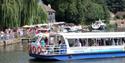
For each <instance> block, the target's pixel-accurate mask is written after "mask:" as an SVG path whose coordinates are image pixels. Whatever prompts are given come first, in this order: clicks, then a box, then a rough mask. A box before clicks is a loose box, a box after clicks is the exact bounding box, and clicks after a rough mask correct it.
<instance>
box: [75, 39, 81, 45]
mask: <svg viewBox="0 0 125 63" xmlns="http://www.w3.org/2000/svg"><path fill="white" fill-rule="evenodd" d="M74 46H75V47H81V43H80V41H79V40H78V39H76V40H75V44H74Z"/></svg>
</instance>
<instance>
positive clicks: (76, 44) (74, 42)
mask: <svg viewBox="0 0 125 63" xmlns="http://www.w3.org/2000/svg"><path fill="white" fill-rule="evenodd" d="M68 43H69V46H70V47H81V43H80V41H79V39H68Z"/></svg>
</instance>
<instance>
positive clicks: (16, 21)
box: [0, 0, 47, 29]
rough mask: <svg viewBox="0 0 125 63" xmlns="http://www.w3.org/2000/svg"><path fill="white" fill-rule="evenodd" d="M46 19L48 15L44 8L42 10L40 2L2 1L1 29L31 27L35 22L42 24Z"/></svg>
mask: <svg viewBox="0 0 125 63" xmlns="http://www.w3.org/2000/svg"><path fill="white" fill-rule="evenodd" d="M39 14H40V15H39ZM36 18H39V19H36ZM46 19H47V17H46V13H45V12H44V11H43V8H42V7H41V9H40V7H39V5H38V0H0V27H2V28H3V29H4V28H7V27H8V28H12V27H18V26H23V25H26V24H29V25H30V24H34V22H35V21H39V22H38V23H42V21H46Z"/></svg>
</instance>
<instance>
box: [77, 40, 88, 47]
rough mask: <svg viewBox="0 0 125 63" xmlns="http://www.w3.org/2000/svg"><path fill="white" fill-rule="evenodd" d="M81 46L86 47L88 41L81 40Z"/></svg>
mask: <svg viewBox="0 0 125 63" xmlns="http://www.w3.org/2000/svg"><path fill="white" fill-rule="evenodd" d="M79 41H80V43H81V46H86V44H87V39H79Z"/></svg>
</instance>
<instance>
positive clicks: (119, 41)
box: [31, 32, 125, 55]
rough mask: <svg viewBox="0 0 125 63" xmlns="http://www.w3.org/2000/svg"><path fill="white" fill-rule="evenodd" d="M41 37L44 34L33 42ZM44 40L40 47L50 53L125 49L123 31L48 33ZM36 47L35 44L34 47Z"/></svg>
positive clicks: (124, 33)
mask: <svg viewBox="0 0 125 63" xmlns="http://www.w3.org/2000/svg"><path fill="white" fill-rule="evenodd" d="M38 37H41V38H40V39H38ZM42 37H45V35H43V34H41V35H38V36H37V39H36V40H35V42H34V43H39V44H40V43H42V40H43V38H42ZM44 40H45V39H44ZM46 41H47V42H46ZM44 42H45V43H42V47H40V48H44V49H45V50H46V51H47V52H46V54H51V55H52V54H78V53H100V52H101V53H103V52H116V51H125V32H87V33H54V34H49V36H47V37H46V40H45V41H44ZM43 44H44V46H43ZM33 47H34V45H33V44H31V48H33ZM38 47H39V46H38V44H37V45H36V44H35V48H36V49H37V48H38Z"/></svg>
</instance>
